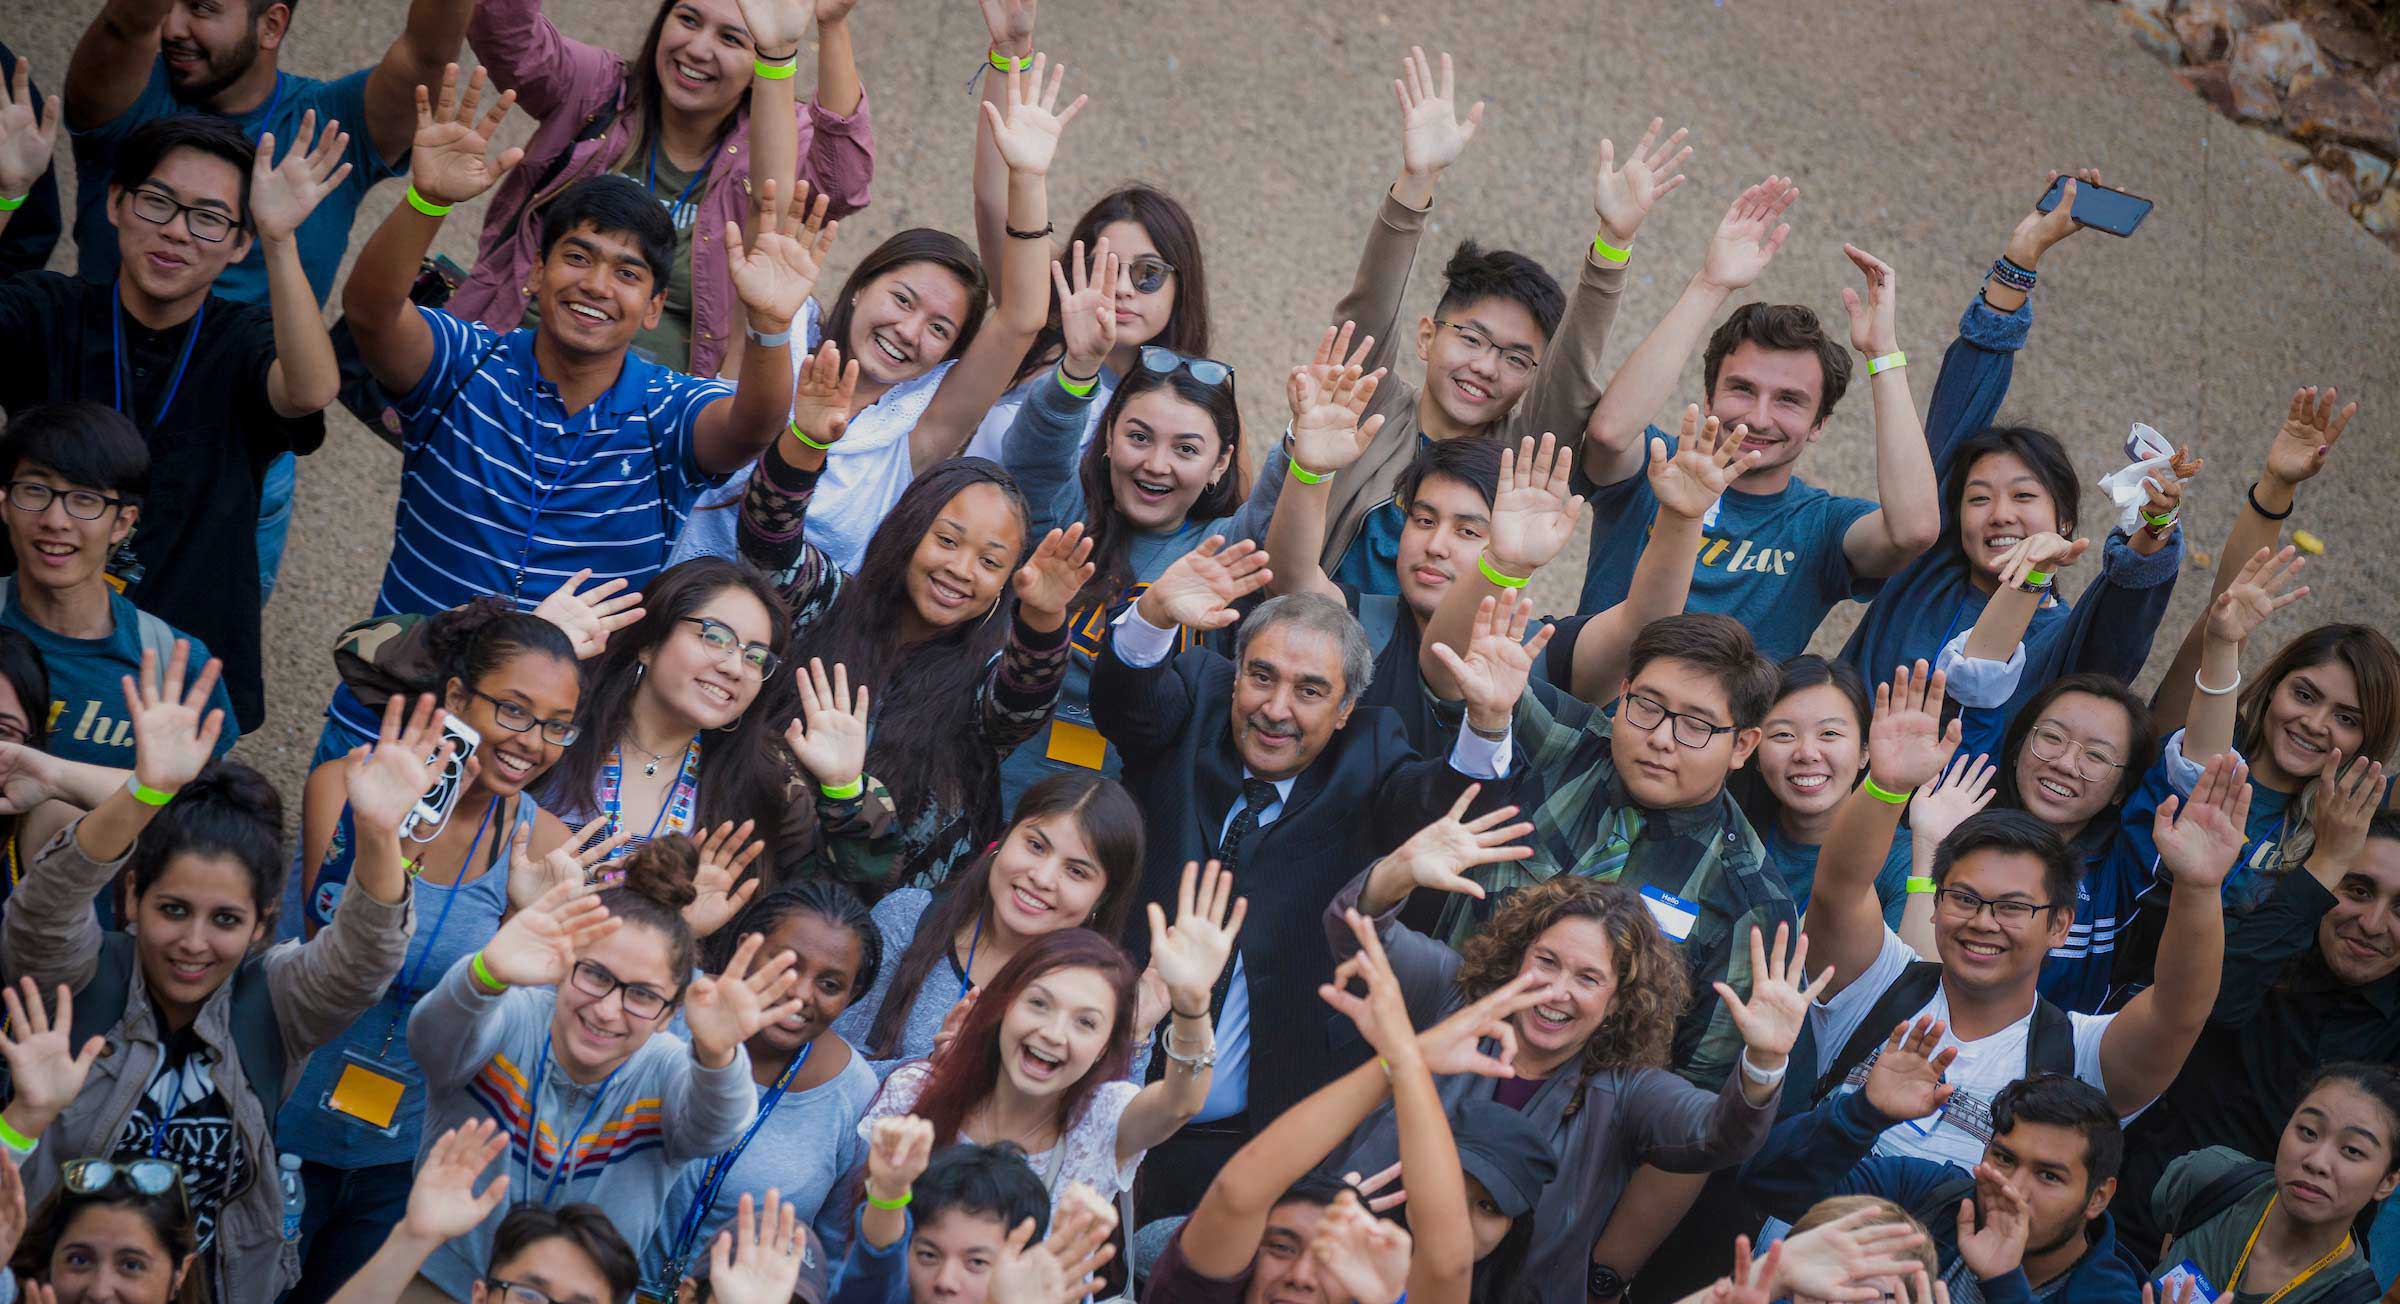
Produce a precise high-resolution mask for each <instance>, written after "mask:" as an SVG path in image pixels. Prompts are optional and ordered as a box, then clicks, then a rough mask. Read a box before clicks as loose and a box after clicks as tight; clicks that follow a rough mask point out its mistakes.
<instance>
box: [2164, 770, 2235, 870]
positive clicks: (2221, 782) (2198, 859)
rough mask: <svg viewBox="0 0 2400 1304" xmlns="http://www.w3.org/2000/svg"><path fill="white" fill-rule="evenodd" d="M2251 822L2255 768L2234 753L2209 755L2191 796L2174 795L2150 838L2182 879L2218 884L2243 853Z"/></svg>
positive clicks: (2168, 865) (2169, 865) (2167, 800)
mask: <svg viewBox="0 0 2400 1304" xmlns="http://www.w3.org/2000/svg"><path fill="white" fill-rule="evenodd" d="M2249 822H2250V767H2249V765H2247V764H2246V763H2244V762H2243V761H2242V759H2241V758H2240V757H2238V756H2235V755H2234V754H2233V753H2231V752H2219V753H2218V754H2216V755H2215V756H2212V757H2210V758H2209V759H2208V765H2207V768H2205V769H2203V770H2202V771H2201V772H2200V781H2199V783H2197V784H2196V785H2194V786H2193V788H2192V795H2191V796H2190V797H2188V798H2185V799H2183V800H2181V801H2180V802H2179V801H2178V800H2177V799H2176V798H2174V797H2172V796H2170V797H2168V798H2167V799H2166V800H2164V801H2162V802H2160V803H2159V804H2158V813H2157V814H2156V815H2155V816H2153V817H2152V818H2151V822H2150V839H2151V841H2152V842H2153V843H2155V844H2156V845H2157V847H2158V858H2159V861H2160V863H2162V864H2164V865H2165V866H2166V867H2167V869H2168V870H2170V871H2171V872H2172V873H2173V874H2174V881H2175V882H2177V883H2190V884H2200V885H2207V886H2211V887H2214V886H2218V885H2221V884H2223V883H2224V881H2225V878H2226V876H2227V875H2228V874H2231V873H2232V872H2233V862H2234V860H2235V859H2236V858H2237V857H2239V856H2240V855H2241V854H2242V844H2243V842H2244V840H2245V837H2246V835H2245V829H2246V827H2247V825H2248V824H2249Z"/></svg>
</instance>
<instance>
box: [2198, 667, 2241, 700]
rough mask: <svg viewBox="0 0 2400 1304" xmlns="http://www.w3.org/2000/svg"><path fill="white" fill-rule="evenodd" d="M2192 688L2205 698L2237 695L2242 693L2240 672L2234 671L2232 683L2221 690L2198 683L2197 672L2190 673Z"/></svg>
mask: <svg viewBox="0 0 2400 1304" xmlns="http://www.w3.org/2000/svg"><path fill="white" fill-rule="evenodd" d="M2192 687H2194V688H2196V689H2199V690H2200V692H2201V694H2202V695H2203V696H2206V697H2223V696H2225V695H2226V694H2228V693H2238V692H2240V691H2242V672H2241V671H2239V670H2236V671H2234V672H2233V682H2232V683H2230V684H2227V685H2225V686H2224V687H2223V688H2210V687H2209V686H2208V685H2206V684H2204V683H2202V682H2200V674H2199V672H2198V671H2194V672H2193V673H2192Z"/></svg>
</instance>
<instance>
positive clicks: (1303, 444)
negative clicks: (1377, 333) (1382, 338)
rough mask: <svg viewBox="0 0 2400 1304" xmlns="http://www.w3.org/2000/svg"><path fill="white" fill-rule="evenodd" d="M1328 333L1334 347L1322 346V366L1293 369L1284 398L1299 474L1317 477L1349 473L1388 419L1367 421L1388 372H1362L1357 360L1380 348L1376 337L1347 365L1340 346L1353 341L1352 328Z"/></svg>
mask: <svg viewBox="0 0 2400 1304" xmlns="http://www.w3.org/2000/svg"><path fill="white" fill-rule="evenodd" d="M1325 334H1326V338H1327V340H1328V341H1332V343H1330V344H1319V345H1318V346H1317V358H1318V361H1315V362H1312V363H1310V364H1309V365H1307V366H1302V367H1294V368H1292V375H1291V379H1290V381H1289V382H1288V383H1287V384H1286V385H1285V386H1284V398H1285V400H1286V401H1287V402H1288V403H1289V404H1290V405H1291V409H1292V460H1293V461H1294V462H1297V463H1299V465H1300V469H1302V470H1304V471H1310V472H1314V473H1316V474H1318V475H1331V474H1332V473H1334V472H1336V471H1340V470H1343V469H1345V468H1347V467H1348V466H1349V465H1350V464H1351V463H1352V462H1355V461H1357V460H1358V459H1359V457H1360V455H1361V454H1364V453H1365V452H1366V451H1367V445H1369V444H1371V443H1373V442H1375V432H1377V431H1379V430H1381V429H1383V420H1384V419H1383V415H1382V414H1381V413H1377V414H1376V415H1374V416H1371V417H1368V416H1365V413H1366V410H1367V404H1369V403H1371V402H1373V401H1374V399H1375V390H1376V387H1377V386H1379V385H1381V384H1382V383H1383V378H1384V375H1385V374H1386V372H1387V371H1388V370H1389V369H1388V368H1384V367H1377V368H1376V369H1375V370H1374V371H1373V372H1370V373H1365V374H1361V372H1360V371H1359V369H1358V363H1357V361H1356V359H1357V358H1363V357H1365V356H1366V353H1367V351H1368V350H1370V349H1372V348H1374V347H1375V338H1374V337H1373V336H1371V335H1370V336H1368V337H1367V340H1366V342H1365V343H1364V344H1361V345H1360V346H1359V347H1358V351H1357V353H1356V355H1355V356H1354V357H1353V359H1352V360H1350V361H1347V362H1345V361H1343V360H1342V353H1341V346H1342V345H1345V344H1347V343H1348V342H1349V338H1350V323H1348V322H1344V323H1342V325H1341V327H1340V328H1339V334H1338V336H1337V335H1336V332H1335V330H1334V328H1331V327H1328V328H1327V330H1326V332H1325ZM1329 348H1330V349H1331V350H1332V356H1333V359H1334V361H1333V362H1332V363H1330V364H1328V363H1326V362H1325V361H1324V358H1325V357H1326V354H1327V350H1328V349H1329ZM1362 417H1364V418H1365V419H1364V420H1363V421H1362V420H1361V418H1362Z"/></svg>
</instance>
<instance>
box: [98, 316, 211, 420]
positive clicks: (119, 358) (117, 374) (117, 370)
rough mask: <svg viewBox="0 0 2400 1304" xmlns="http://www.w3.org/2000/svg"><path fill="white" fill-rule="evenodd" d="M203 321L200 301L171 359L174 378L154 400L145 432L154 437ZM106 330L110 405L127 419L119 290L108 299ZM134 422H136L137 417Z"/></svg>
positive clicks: (188, 363)
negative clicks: (180, 353)
mask: <svg viewBox="0 0 2400 1304" xmlns="http://www.w3.org/2000/svg"><path fill="white" fill-rule="evenodd" d="M207 318H208V300H206V299H202V300H201V301H200V311H198V312H195V313H193V314H192V324H191V327H190V333H189V334H187V335H185V336H184V337H183V356H182V357H180V358H177V359H176V360H175V372H174V375H173V376H171V377H169V378H168V380H167V396H166V397H165V398H162V399H160V400H159V401H158V411H157V413H156V414H154V415H153V416H152V417H151V418H150V429H149V431H148V432H146V433H152V434H155V433H157V432H158V431H159V430H160V429H161V428H163V427H164V426H165V425H166V421H167V409H168V408H170V407H173V406H175V391H177V390H179V389H182V388H183V372H184V368H186V367H189V366H191V365H192V348H193V346H195V345H197V344H199V343H200V326H201V324H202V323H203V322H204V321H206V320H207ZM108 330H109V340H110V343H111V344H112V345H114V347H115V352H114V353H112V354H111V355H110V358H109V378H110V379H111V380H113V381H114V382H116V387H117V388H116V399H115V401H114V402H113V403H111V404H110V406H111V407H114V408H115V409H116V410H117V411H119V412H121V413H124V414H125V415H126V416H128V417H131V416H133V415H134V414H133V413H131V412H129V411H126V408H125V391H126V390H127V389H128V388H130V386H128V385H127V384H126V383H125V297H124V290H123V289H122V288H120V289H118V291H117V292H116V295H115V297H113V298H111V299H110V300H109V305H108ZM135 419H136V420H137V421H138V420H139V419H140V418H138V417H137V418H135Z"/></svg>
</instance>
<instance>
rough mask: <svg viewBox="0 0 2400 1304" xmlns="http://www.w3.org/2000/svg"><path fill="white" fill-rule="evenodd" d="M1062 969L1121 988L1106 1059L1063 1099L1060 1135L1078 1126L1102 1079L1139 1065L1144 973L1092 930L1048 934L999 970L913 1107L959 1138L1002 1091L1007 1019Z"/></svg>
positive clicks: (938, 1131)
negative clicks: (1137, 1022) (1094, 973)
mask: <svg viewBox="0 0 2400 1304" xmlns="http://www.w3.org/2000/svg"><path fill="white" fill-rule="evenodd" d="M1061 969H1095V970H1098V971H1099V972H1100V974H1101V976H1102V977H1104V978H1106V979H1107V980H1108V982H1109V985H1110V986H1111V987H1113V988H1115V989H1116V993H1117V1017H1116V1020H1115V1022H1113V1023H1111V1024H1110V1025H1109V1030H1108V1046H1107V1048H1106V1049H1104V1050H1102V1051H1101V1052H1100V1058H1099V1059H1097V1060H1095V1061H1093V1063H1092V1067H1091V1068H1090V1069H1088V1070H1086V1071H1085V1073H1084V1075H1083V1076H1082V1077H1080V1078H1077V1079H1076V1080H1075V1081H1074V1083H1073V1084H1071V1085H1070V1086H1068V1088H1067V1089H1066V1092H1065V1093H1064V1094H1063V1095H1061V1096H1060V1097H1059V1102H1058V1109H1059V1112H1058V1125H1059V1130H1060V1132H1061V1133H1062V1134H1063V1133H1064V1132H1065V1131H1066V1130H1067V1129H1068V1128H1071V1127H1073V1126H1074V1125H1075V1119H1076V1117H1077V1116H1078V1115H1080V1114H1081V1113H1082V1112H1083V1107H1084V1105H1085V1104H1086V1103H1087V1102H1089V1101H1090V1100H1091V1098H1092V1093H1093V1092H1094V1091H1097V1090H1099V1089H1100V1084H1102V1083H1104V1082H1114V1081H1116V1080H1117V1079H1118V1078H1121V1077H1124V1076H1125V1070H1126V1068H1127V1067H1128V1066H1130V1065H1131V1064H1132V1063H1133V1017H1134V1004H1135V997H1136V994H1137V992H1136V986H1137V984H1138V983H1139V982H1140V977H1141V976H1140V975H1139V974H1138V973H1136V972H1135V971H1134V967H1133V961H1131V960H1129V959H1127V958H1125V952H1124V950H1123V949H1122V948H1120V947H1119V946H1118V945H1117V944H1116V943H1115V942H1112V941H1110V940H1108V939H1107V938H1105V937H1102V936H1101V935H1099V934H1098V933H1095V932H1093V931H1092V930H1090V929H1088V928H1069V929H1065V930H1062V931H1060V932H1056V933H1047V934H1044V935H1043V936H1040V937H1037V938H1035V939H1033V942H1032V944H1031V945H1029V946H1027V947H1026V948H1025V949H1024V950H1022V951H1019V952H1017V954H1016V957H1015V958H1014V959H1012V960H1010V961H1009V962H1008V963H1007V964H1006V965H1003V966H1002V967H1001V969H1000V972H999V973H997V974H994V975H992V985H991V986H990V987H988V988H985V989H984V991H983V994H982V995H980V996H978V997H976V998H975V1004H974V1006H973V1007H972V1008H970V1009H969V1010H968V1011H967V1017H966V1019H965V1020H964V1021H963V1022H962V1023H961V1024H960V1026H959V1029H958V1040H956V1041H954V1042H952V1043H950V1049H949V1052H948V1053H947V1054H944V1055H942V1056H940V1057H939V1058H937V1059H935V1060H934V1061H933V1071H932V1073H931V1075H930V1076H928V1077H927V1078H926V1080H925V1086H924V1089H923V1090H922V1091H920V1092H918V1093H917V1103H916V1108H914V1109H912V1110H910V1111H909V1112H910V1113H913V1114H915V1115H916V1116H917V1117H919V1118H921V1119H924V1120H925V1121H926V1122H928V1123H931V1124H933V1134H934V1135H935V1136H937V1137H944V1136H957V1135H958V1129H959V1127H960V1126H961V1125H962V1124H964V1123H965V1122H966V1121H967V1115H968V1114H970V1113H972V1112H974V1109H975V1107H976V1106H977V1105H980V1104H982V1103H983V1102H984V1101H985V1100H987V1099H989V1098H990V1097H991V1094H992V1092H993V1091H995V1090H997V1089H998V1088H999V1085H1000V1023H1001V1020H1003V1019H1005V1018H1006V1017H1007V1016H1008V1011H1009V1008H1010V1007H1011V1006H1014V1005H1015V1004H1016V1003H1017V997H1018V996H1020V995H1022V994H1024V991H1025V989H1026V988H1027V987H1030V986H1032V985H1033V983H1034V981H1035V980H1036V979H1038V978H1040V977H1042V976H1043V975H1044V974H1049V973H1055V972H1057V971H1058V970H1061Z"/></svg>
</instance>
